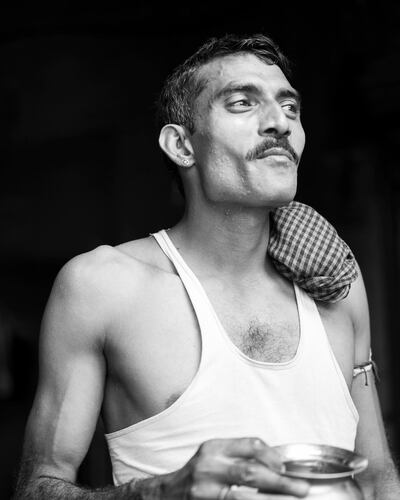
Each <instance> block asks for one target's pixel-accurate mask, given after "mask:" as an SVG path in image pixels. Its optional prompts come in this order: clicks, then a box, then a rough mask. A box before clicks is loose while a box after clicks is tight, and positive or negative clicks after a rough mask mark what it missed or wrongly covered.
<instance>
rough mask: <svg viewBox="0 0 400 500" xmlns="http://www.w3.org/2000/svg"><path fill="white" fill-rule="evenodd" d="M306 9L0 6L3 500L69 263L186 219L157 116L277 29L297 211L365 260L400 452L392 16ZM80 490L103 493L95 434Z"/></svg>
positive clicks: (399, 130) (386, 402) (389, 7)
mask: <svg viewBox="0 0 400 500" xmlns="http://www.w3.org/2000/svg"><path fill="white" fill-rule="evenodd" d="M304 4H305V2H298V4H297V6H294V5H291V4H290V3H282V4H281V5H279V4H277V2H274V3H271V2H267V1H264V2H262V3H261V2H254V3H250V2H246V3H243V4H241V5H236V4H234V3H231V4H230V3H228V2H202V3H198V4H197V3H196V4H194V3H190V2H187V3H183V2H182V3H179V2H174V3H164V4H163V5H157V4H156V2H155V1H152V0H149V1H146V2H136V3H135V4H134V6H132V7H130V8H129V9H128V8H123V7H122V6H121V5H122V4H121V5H119V4H118V3H115V2H114V3H113V4H112V5H113V7H107V8H104V7H100V6H99V4H97V5H96V6H95V4H94V3H93V5H90V6H83V5H84V4H79V6H78V5H77V4H75V3H73V2H57V6H53V7H51V8H48V7H46V8H45V7H44V6H43V7H41V6H40V4H38V3H33V2H32V3H26V4H25V5H24V3H20V4H19V7H13V8H9V9H5V8H0V158H1V167H0V239H1V245H0V320H1V321H0V498H9V496H10V493H11V484H12V482H13V478H14V476H15V471H16V468H17V463H18V459H19V456H20V451H21V443H22V436H23V429H24V425H25V421H26V418H27V415H28V411H29V408H30V405H31V403H32V398H33V394H34V390H35V386H36V379H37V339H38V331H39V325H40V319H41V316H42V313H43V309H44V306H45V303H46V300H47V298H48V296H49V293H50V289H51V285H52V282H53V280H54V278H55V276H56V274H57V272H58V270H59V269H60V267H61V266H62V265H63V264H64V263H65V262H66V261H67V260H68V259H70V258H71V257H72V256H74V255H77V254H79V253H81V252H85V251H88V250H91V249H92V248H94V247H96V246H97V245H100V244H111V245H114V244H117V243H120V242H123V241H126V240H128V239H132V238H137V237H142V236H145V235H147V234H148V233H149V232H152V231H156V230H158V229H161V228H162V227H166V226H170V225H172V224H173V223H174V222H175V221H176V220H177V219H178V217H179V214H180V213H181V209H182V203H181V201H180V198H179V196H178V194H177V192H176V189H175V188H174V187H173V185H172V183H171V180H170V178H169V176H168V174H167V172H166V170H165V167H164V165H163V163H162V160H161V156H160V153H159V150H158V145H157V130H156V128H155V126H154V118H153V117H154V105H153V103H154V100H155V99H156V96H157V92H158V90H159V89H160V86H161V83H162V81H163V79H164V77H165V76H166V75H167V73H168V72H169V71H170V70H171V69H172V68H173V67H174V66H175V65H176V64H177V63H179V62H181V61H182V60H183V59H184V58H185V57H187V56H189V55H190V54H191V53H192V52H193V51H194V50H195V49H196V48H197V47H198V45H199V44H200V43H201V42H202V41H203V40H204V39H205V38H206V37H208V36H212V35H221V34H224V33H226V32H236V33H254V32H264V33H266V34H269V35H270V36H272V38H274V39H275V41H277V42H278V44H279V45H280V46H281V48H282V49H283V50H284V52H286V54H287V55H288V56H289V57H290V58H291V59H292V60H293V61H294V62H295V69H296V76H295V81H294V83H295V86H296V87H297V88H299V89H300V91H301V92H302V94H303V101H304V111H303V125H304V127H305V129H306V133H307V145H306V150H305V153H304V155H303V160H302V164H301V168H300V184H299V191H298V196H297V199H298V200H299V201H303V202H306V203H308V204H310V205H312V206H314V207H315V208H316V209H317V210H318V211H320V212H321V213H322V214H323V215H325V216H326V217H327V218H328V219H329V220H330V221H331V222H332V223H333V224H334V225H335V226H336V228H337V229H338V232H339V234H340V235H341V236H342V237H343V238H344V239H345V240H346V241H347V242H348V243H349V244H350V246H351V247H352V249H353V251H354V253H355V254H356V257H357V259H358V261H359V263H360V265H361V268H362V270H363V274H364V279H365V282H366V286H367V291H368V295H369V301H370V307H371V321H372V330H373V340H372V345H373V350H374V357H375V359H376V361H377V362H378V365H379V368H380V376H381V382H380V384H379V388H378V389H379V394H380V398H381V403H382V407H383V413H384V418H385V422H386V425H387V429H388V434H389V437H390V440H391V444H392V447H393V450H394V452H395V454H396V455H398V453H399V452H400V428H399V412H400V407H399V392H398V385H399V381H400V370H399V363H398V356H399V355H398V346H399V341H398V335H399V314H398V309H399V293H398V282H399V278H400V276H399V243H400V242H399V224H400V201H399V197H398V194H399V190H400V158H399V139H400V121H399V118H400V57H399V56H400V8H399V7H398V6H397V5H395V3H393V4H392V3H389V2H379V3H376V2H374V3H372V2H366V1H362V0H359V1H356V0H350V1H347V2H343V3H340V2H335V3H333V2H328V3H325V4H322V3H321V6H320V7H311V6H307V5H304ZM110 5H111V2H110ZM80 478H81V481H82V482H83V483H85V484H88V485H103V484H107V482H108V481H110V474H109V469H108V464H107V458H106V453H105V451H104V442H103V440H102V429H101V423H100V424H99V428H98V431H97V433H96V436H95V440H94V443H93V446H92V449H91V451H90V453H89V456H88V458H87V459H86V461H85V463H84V466H83V467H82V470H81V473H80Z"/></svg>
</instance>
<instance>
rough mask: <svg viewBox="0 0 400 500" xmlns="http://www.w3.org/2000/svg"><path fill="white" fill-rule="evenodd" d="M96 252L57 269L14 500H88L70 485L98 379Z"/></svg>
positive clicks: (95, 406) (99, 388)
mask: <svg viewBox="0 0 400 500" xmlns="http://www.w3.org/2000/svg"><path fill="white" fill-rule="evenodd" d="M96 252H97V255H96V254H95V255H94V256H93V258H88V257H83V258H82V257H81V258H78V259H74V260H73V261H72V262H70V263H68V264H67V265H66V266H65V267H64V268H63V269H62V270H61V272H60V274H59V275H58V277H57V279H56V281H55V283H54V286H53V290H52V293H51V296H50V299H49V301H48V304H47V307H46V311H45V314H44V316H43V321H42V328H41V334H40V344H39V365H40V366H39V383H38V388H37V393H36V397H35V401H34V404H33V407H32V410H31V413H30V416H29V419H28V424H27V428H26V436H25V443H24V450H23V458H22V465H21V470H20V474H19V479H18V484H17V491H16V498H18V499H19V498H21V499H22V498H52V499H58V498H92V496H90V495H91V493H90V492H88V491H85V490H84V489H83V488H79V487H78V486H76V485H75V484H74V482H75V480H76V474H77V470H78V468H79V466H80V464H81V461H82V459H83V458H84V456H85V454H86V452H87V449H88V447H89V444H90V441H91V438H92V436H93V432H94V429H95V425H96V422H97V418H98V415H99V411H100V407H101V403H102V397H103V385H104V378H105V361H104V358H103V352H102V346H103V339H104V332H105V329H106V327H107V324H106V316H107V311H106V310H105V309H104V307H102V306H103V305H104V304H105V299H106V297H102V291H101V290H102V286H101V282H100V281H99V279H98V278H95V279H94V276H95V274H94V271H95V269H94V268H95V267H96V261H98V260H101V259H103V258H104V257H105V256H104V255H102V254H104V253H105V252H107V250H105V252H104V251H103V250H100V251H99V250H97V251H96ZM97 264H99V263H98V262H97ZM125 489H126V488H121V489H120V491H119V492H118V494H121V495H122V496H121V495H120V496H118V497H116V496H115V495H114V496H111V492H110V495H108V493H107V495H108V496H106V497H105V498H128V497H126V496H124V495H125V491H124V490H125ZM113 494H114V492H113ZM115 494H117V492H115ZM97 497H98V493H96V498H97Z"/></svg>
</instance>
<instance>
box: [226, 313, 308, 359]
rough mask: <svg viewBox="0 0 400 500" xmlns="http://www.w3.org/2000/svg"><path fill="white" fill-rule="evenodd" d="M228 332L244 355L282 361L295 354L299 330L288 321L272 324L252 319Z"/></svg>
mask: <svg viewBox="0 0 400 500" xmlns="http://www.w3.org/2000/svg"><path fill="white" fill-rule="evenodd" d="M231 332H232V330H231ZM233 332H234V333H233V334H230V337H231V340H232V342H233V343H234V344H235V345H236V347H238V348H239V349H240V350H241V351H242V352H243V353H244V354H245V355H246V356H248V357H249V358H251V359H254V360H256V361H264V362H270V363H282V362H285V361H289V360H290V359H292V358H293V356H294V355H295V354H296V351H297V347H298V342H299V337H300V335H299V331H298V327H297V325H294V324H293V323H290V322H289V321H279V322H274V323H273V324H272V323H271V322H269V321H259V320H258V319H252V320H251V321H250V322H249V323H248V325H247V327H244V326H243V327H242V328H239V329H238V328H237V326H236V328H235V329H234V330H233Z"/></svg>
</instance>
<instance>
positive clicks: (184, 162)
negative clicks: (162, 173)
mask: <svg viewBox="0 0 400 500" xmlns="http://www.w3.org/2000/svg"><path fill="white" fill-rule="evenodd" d="M182 163H183V164H184V165H185V166H186V167H187V166H188V165H189V160H188V159H187V158H182Z"/></svg>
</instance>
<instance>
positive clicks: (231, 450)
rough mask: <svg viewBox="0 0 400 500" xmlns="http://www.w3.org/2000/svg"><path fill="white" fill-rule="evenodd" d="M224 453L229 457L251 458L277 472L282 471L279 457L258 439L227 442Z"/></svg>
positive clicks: (281, 462)
mask: <svg viewBox="0 0 400 500" xmlns="http://www.w3.org/2000/svg"><path fill="white" fill-rule="evenodd" d="M225 453H226V455H227V456H231V457H238V458H247V459H252V458H253V459H255V460H258V461H259V462H261V463H263V464H265V465H267V466H268V467H270V468H271V469H273V470H275V471H277V472H280V471H281V470H282V465H283V461H282V457H281V455H280V454H279V453H278V452H277V451H276V450H274V449H273V448H271V447H270V446H267V445H266V444H265V443H264V441H263V440H262V439H259V438H240V439H234V440H229V441H228V442H227V445H226V451H225Z"/></svg>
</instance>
